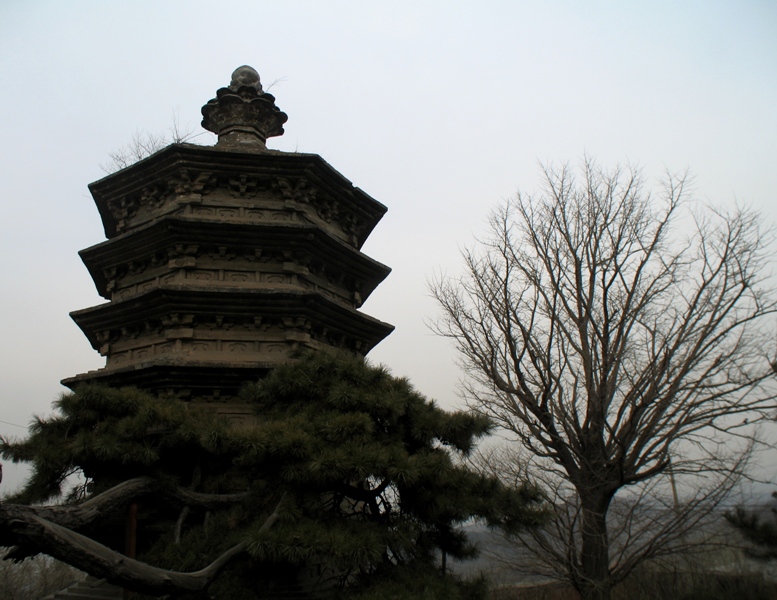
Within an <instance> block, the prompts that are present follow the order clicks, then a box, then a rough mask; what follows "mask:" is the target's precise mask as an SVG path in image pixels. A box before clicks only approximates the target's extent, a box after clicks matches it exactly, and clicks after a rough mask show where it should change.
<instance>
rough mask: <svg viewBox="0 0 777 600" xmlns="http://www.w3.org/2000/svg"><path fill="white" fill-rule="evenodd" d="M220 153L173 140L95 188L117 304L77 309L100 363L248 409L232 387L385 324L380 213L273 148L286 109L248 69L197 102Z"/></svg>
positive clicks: (155, 384) (102, 379)
mask: <svg viewBox="0 0 777 600" xmlns="http://www.w3.org/2000/svg"><path fill="white" fill-rule="evenodd" d="M202 115H203V121H202V126H203V127H204V128H205V129H207V130H209V131H212V132H214V133H216V134H217V135H218V143H217V144H216V145H215V146H199V145H193V144H172V145H170V146H168V147H167V148H165V149H163V150H160V151H159V152H157V153H155V154H153V155H151V156H149V157H148V158H145V159H144V160H141V161H140V162H138V163H136V164H134V165H132V166H130V167H127V168H126V169H122V170H121V171H119V172H117V173H114V174H112V175H109V176H108V177H105V178H104V179H101V180H99V181H97V182H95V183H93V184H91V185H90V186H89V190H90V191H91V194H92V196H93V197H94V201H95V203H96V204H97V208H98V210H99V211H100V216H101V218H102V222H103V226H104V228H105V235H106V237H107V241H105V242H102V243H100V244H97V245H95V246H92V247H91V248H87V249H85V250H83V251H81V253H80V255H81V258H82V259H83V261H84V263H85V265H86V267H87V269H88V270H89V273H90V274H91V276H92V279H93V280H94V282H95V285H96V287H97V290H98V292H99V293H100V295H101V296H103V297H104V298H105V299H106V300H107V301H108V302H106V303H104V304H100V305H98V306H94V307H91V308H86V309H83V310H78V311H75V312H73V313H71V316H72V318H73V320H74V321H75V322H76V323H77V324H78V326H79V327H80V328H81V329H82V330H83V332H84V333H85V334H86V336H87V338H88V339H89V341H90V342H91V344H92V347H94V349H95V350H97V351H99V352H100V354H102V355H103V356H105V357H106V365H105V367H104V368H102V369H99V370H97V371H91V372H89V373H83V374H81V375H76V376H75V377H71V378H69V379H65V380H64V381H63V382H62V383H63V384H64V385H66V386H67V387H70V388H75V387H77V386H78V385H79V384H82V383H87V382H99V383H103V384H107V385H110V386H114V387H119V386H137V387H139V388H143V389H146V390H149V391H151V392H154V393H156V394H162V395H169V396H173V397H177V398H180V399H183V400H187V401H192V402H197V403H211V404H214V403H215V404H214V406H213V408H215V409H216V410H217V411H218V412H220V413H222V414H226V415H228V416H229V415H233V416H234V417H236V418H240V417H241V415H242V414H244V411H245V407H243V406H241V403H240V402H239V401H237V398H236V396H237V392H238V390H239V388H240V387H241V385H242V384H243V383H244V382H246V381H253V380H256V379H257V378H258V377H260V376H261V375H262V374H263V373H266V372H267V370H268V369H270V368H272V367H273V366H275V365H278V364H279V363H282V362H284V361H286V360H288V358H289V356H290V355H291V354H292V353H293V352H294V351H295V350H297V349H301V348H312V349H321V348H340V349H345V350H348V351H351V352H354V353H356V354H359V355H365V354H367V352H369V351H370V349H371V348H372V347H373V346H375V345H376V344H377V343H378V342H380V341H381V340H382V339H383V338H384V337H386V336H387V335H388V334H389V333H390V332H391V331H392V329H393V327H392V326H391V325H388V324H386V323H383V322H381V321H379V320H377V319H374V318H372V317H369V316H367V315H365V314H363V313H361V312H359V310H358V309H359V307H360V306H361V305H362V303H363V302H364V301H365V300H366V299H367V297H368V296H369V295H370V293H371V292H372V291H373V290H374V289H375V287H376V286H377V285H378V284H379V283H380V282H381V281H382V280H383V279H384V278H385V277H386V276H387V275H388V273H389V271H390V269H389V268H388V267H386V266H385V265H383V264H381V263H379V262H376V261H375V260H373V259H371V258H369V257H368V256H366V255H365V254H363V253H362V252H361V251H360V248H361V247H362V244H364V241H365V240H366V239H367V236H368V235H369V234H370V232H371V231H372V229H373V228H374V227H375V225H376V224H377V223H378V221H379V220H380V219H381V217H382V216H383V215H384V213H385V212H386V207H385V206H383V205H382V204H381V203H379V202H377V201H376V200H374V199H373V198H371V197H370V196H368V195H367V194H365V193H364V192H363V191H361V190H360V189H359V188H356V187H354V186H353V185H352V184H351V182H350V181H348V180H347V179H346V178H345V177H343V176H342V175H341V174H340V173H338V172H337V171H336V170H335V169H333V168H332V167H331V166H330V165H329V164H328V163H327V162H326V161H324V159H322V158H321V157H320V156H318V155H316V154H303V153H297V152H280V151H277V150H268V149H267V146H266V145H265V143H266V140H267V138H269V137H272V136H278V135H281V134H282V133H283V124H284V123H285V122H286V120H287V116H286V114H285V113H283V112H281V111H280V110H279V109H278V107H277V106H276V105H275V98H274V97H273V96H272V95H270V94H268V93H266V92H264V91H263V90H262V86H261V83H260V81H259V75H258V74H257V72H256V71H255V70H254V69H252V68H251V67H247V66H244V67H240V68H239V69H237V70H236V71H235V72H234V73H233V74H232V81H231V83H230V85H229V87H225V88H221V89H220V90H218V91H217V92H216V98H214V99H212V100H210V101H209V102H208V103H207V104H206V105H205V106H203V107H202Z"/></svg>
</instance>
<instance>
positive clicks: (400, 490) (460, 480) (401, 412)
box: [0, 352, 545, 600]
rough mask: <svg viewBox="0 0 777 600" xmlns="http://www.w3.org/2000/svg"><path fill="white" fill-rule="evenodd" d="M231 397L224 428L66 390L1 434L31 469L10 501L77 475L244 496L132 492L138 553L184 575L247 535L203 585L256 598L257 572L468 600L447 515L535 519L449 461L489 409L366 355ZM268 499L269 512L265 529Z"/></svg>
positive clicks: (491, 484)
mask: <svg viewBox="0 0 777 600" xmlns="http://www.w3.org/2000/svg"><path fill="white" fill-rule="evenodd" d="M242 397H243V399H244V400H245V402H247V403H249V404H251V405H252V406H253V407H254V409H255V414H256V416H255V419H254V420H253V421H252V422H250V423H244V424H243V425H242V426H241V427H230V426H229V425H228V424H227V423H225V422H223V421H221V420H219V419H218V418H215V417H214V415H213V414H212V413H210V414H207V413H201V412H199V411H198V410H196V409H195V408H194V407H191V406H188V405H187V404H185V403H182V402H180V401H176V400H165V399H162V398H155V397H151V396H149V395H148V394H145V393H143V392H140V391H138V390H133V389H122V390H114V389H107V388H101V387H83V388H80V389H79V390H78V391H77V392H76V393H73V394H67V395H64V396H63V397H62V398H61V399H60V400H59V401H58V402H57V403H56V409H57V413H56V414H55V416H53V417H51V418H48V419H38V420H37V421H36V422H35V423H34V424H33V425H32V427H31V428H30V435H29V437H28V438H27V439H26V440H23V441H20V442H13V441H9V440H5V439H3V440H2V441H0V450H2V453H3V455H4V456H5V457H6V458H11V459H12V460H14V461H28V462H31V463H32V465H33V474H32V476H31V478H30V480H29V482H28V483H27V485H26V486H25V488H24V489H22V491H21V492H20V493H19V494H17V496H16V497H15V498H14V499H13V500H14V501H16V502H26V503H29V502H42V501H45V500H49V499H51V498H55V497H58V496H60V495H61V494H62V486H63V482H64V481H65V480H66V478H67V477H68V476H69V475H70V474H72V473H74V472H77V471H81V472H82V473H83V475H84V476H85V478H86V480H87V482H88V483H89V486H87V489H85V490H82V492H84V493H83V494H82V496H90V495H91V496H94V495H95V494H98V493H99V492H101V491H103V490H106V489H108V488H110V487H112V486H114V485H116V484H118V483H120V482H121V481H125V480H128V479H130V478H133V477H138V476H145V477H151V478H153V479H155V480H157V481H159V482H160V483H161V484H163V485H168V486H180V487H184V488H188V489H190V490H192V491H196V492H202V493H209V494H236V493H242V494H243V495H242V496H241V500H240V501H236V502H234V503H232V504H230V505H225V506H224V507H223V508H219V509H218V510H217V509H215V508H213V507H210V508H207V509H205V508H203V507H191V508H189V507H187V508H183V509H181V507H180V506H162V505H160V504H159V502H158V501H156V500H143V499H140V501H139V502H140V507H141V515H142V518H141V528H142V531H143V535H142V539H140V540H139V549H138V551H139V557H140V558H141V559H142V560H144V561H147V562H148V563H150V564H154V565H156V566H160V567H164V568H167V569H173V570H179V571H193V570H197V569H200V568H202V567H204V566H205V565H207V564H209V563H210V562H211V561H212V560H213V559H214V558H215V557H217V556H218V555H219V554H220V553H221V552H224V551H225V550H226V549H227V548H229V547H231V546H232V545H234V544H235V543H240V542H245V544H246V551H247V556H246V559H245V560H243V561H242V562H240V563H238V564H236V565H233V566H231V567H230V568H229V569H228V570H227V571H225V574H224V575H223V576H221V577H220V578H219V579H218V580H217V581H216V583H215V584H214V585H213V586H212V588H213V589H212V590H211V591H212V593H217V594H218V595H224V594H227V596H229V597H235V598H237V597H245V598H260V597H262V594H263V593H264V592H263V591H262V590H265V591H266V583H267V581H268V580H272V579H273V578H275V579H278V578H280V579H283V578H284V577H287V576H288V577H287V579H288V580H298V579H299V576H300V573H303V572H304V573H307V574H308V575H307V577H308V579H309V578H310V577H309V575H310V573H312V572H315V573H316V574H317V575H316V576H317V577H318V581H317V582H316V583H315V585H316V586H318V587H322V586H323V587H325V588H326V587H328V588H329V589H330V591H332V592H333V593H334V592H337V593H338V594H340V596H341V597H343V598H362V599H365V600H366V599H367V598H371V597H392V598H405V597H406V598H417V597H421V596H418V595H417V593H418V590H419V589H425V590H427V591H426V592H424V594H423V597H428V598H457V597H460V598H466V597H474V596H472V594H474V593H475V592H472V590H473V589H479V588H478V586H477V585H474V584H473V585H474V587H473V585H470V586H469V587H467V586H466V585H464V584H462V583H461V582H457V581H456V580H455V578H452V577H450V576H447V575H445V574H444V573H442V572H441V569H440V557H441V555H442V553H444V554H445V555H447V556H452V557H457V558H462V559H463V558H467V557H469V556H471V555H472V554H473V552H474V548H473V547H472V546H471V545H470V544H469V543H468V541H467V539H466V536H465V535H464V534H463V533H462V532H461V530H460V527H459V526H460V525H462V524H463V523H465V522H467V521H469V520H471V519H473V518H481V519H484V520H487V521H488V522H489V523H491V524H501V525H508V526H511V527H513V528H515V527H525V526H531V525H533V524H535V523H537V522H540V521H541V520H542V519H543V518H544V515H545V513H544V511H543V508H542V505H541V503H540V500H539V494H538V493H537V491H536V490H534V489H532V488H530V487H524V488H521V489H517V490H516V489H508V488H507V487H505V486H504V485H502V484H501V483H499V482H498V481H497V480H496V479H494V478H490V477H487V476H483V475H480V474H476V473H473V472H471V471H469V470H467V469H466V468H465V467H464V466H463V463H462V461H461V460H459V458H461V457H463V456H465V455H466V454H467V453H469V452H470V451H471V450H472V449H473V448H474V445H475V442H476V441H477V440H478V439H479V438H481V437H482V436H484V435H486V434H487V433H488V432H489V430H490V428H491V424H490V423H489V421H488V420H487V419H485V418H483V417H481V416H477V415H472V414H465V413H449V412H446V411H444V410H442V409H440V408H439V407H437V406H436V405H435V404H434V403H433V402H431V401H429V400H427V399H426V398H425V397H424V396H422V395H421V394H419V393H418V392H417V391H416V390H415V389H414V388H413V387H412V386H411V385H410V383H409V382H408V381H407V380H405V379H401V378H396V377H393V376H392V375H391V374H390V373H389V372H388V371H387V370H386V369H385V368H381V367H374V366H370V365H369V364H367V363H366V362H365V361H364V360H363V359H359V358H356V357H353V356H352V355H347V354H329V353H322V352H319V353H311V354H306V355H302V356H300V357H299V358H298V360H296V361H295V362H293V363H290V364H288V365H286V366H281V367H278V368H277V369H275V370H274V371H273V372H272V373H271V374H270V375H269V376H267V377H266V378H265V379H262V380H261V381H259V382H257V383H256V384H253V385H250V386H247V387H246V388H245V389H244V390H243V393H242ZM71 501H72V502H78V501H79V497H73V498H71ZM274 510H277V512H278V514H279V516H278V519H277V521H275V522H274V524H273V525H272V527H269V528H268V527H266V526H263V524H264V523H265V522H266V520H267V519H268V516H269V515H270V514H271V513H273V511H274ZM121 524H122V523H121V522H119V523H115V525H117V526H118V525H121ZM241 565H242V566H241ZM295 578H297V579H295ZM263 585H264V586H265V587H262V586H263ZM419 586H420V587H419ZM219 590H221V592H220V593H219ZM381 590H382V591H383V592H386V593H388V591H389V590H391V594H390V596H383V595H381ZM468 590H469V591H468ZM230 594H231V595H230ZM376 594H377V595H376ZM227 596H224V597H227Z"/></svg>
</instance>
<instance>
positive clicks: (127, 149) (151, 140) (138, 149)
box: [100, 113, 205, 175]
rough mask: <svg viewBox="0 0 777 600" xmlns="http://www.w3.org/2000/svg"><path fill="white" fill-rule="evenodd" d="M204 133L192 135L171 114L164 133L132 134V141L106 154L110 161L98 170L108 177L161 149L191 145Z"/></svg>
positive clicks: (175, 114) (174, 114) (175, 115)
mask: <svg viewBox="0 0 777 600" xmlns="http://www.w3.org/2000/svg"><path fill="white" fill-rule="evenodd" d="M203 133H205V132H200V133H194V132H193V131H192V130H190V129H183V128H182V127H181V124H180V121H179V120H178V114H177V113H173V122H172V124H171V125H170V127H168V129H167V132H166V133H149V132H147V131H146V132H141V131H135V133H133V134H132V140H131V141H130V142H129V143H128V144H126V145H125V146H122V147H121V148H119V149H118V150H114V151H113V152H109V153H108V158H109V159H110V160H109V161H108V162H107V163H105V164H101V165H100V168H101V169H102V170H103V171H104V172H105V173H107V174H108V175H110V174H111V173H115V172H116V171H120V170H121V169H125V168H127V167H129V166H130V165H134V164H135V163H136V162H138V161H140V160H143V159H144V158H146V157H148V156H151V155H152V154H154V153H155V152H159V151H160V150H161V149H162V148H165V147H167V146H169V145H170V144H183V143H187V142H188V143H192V141H193V140H195V139H196V138H198V137H199V136H200V135H202V134H203Z"/></svg>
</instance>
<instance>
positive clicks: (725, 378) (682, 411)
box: [431, 161, 777, 599]
mask: <svg viewBox="0 0 777 600" xmlns="http://www.w3.org/2000/svg"><path fill="white" fill-rule="evenodd" d="M544 175H545V184H546V185H545V190H544V193H542V194H540V195H537V196H527V195H520V194H519V195H518V196H517V198H516V199H515V200H512V201H509V202H508V203H507V204H506V206H504V208H502V209H501V210H498V211H497V212H495V213H494V214H493V215H492V219H491V222H490V234H489V236H488V237H487V238H486V239H484V240H481V241H480V243H479V245H478V246H477V247H476V248H475V249H473V250H466V251H464V253H463V254H464V260H465V265H466V272H465V274H464V275H463V276H462V277H459V278H450V277H440V278H439V279H437V280H436V281H435V282H433V284H432V286H431V288H432V292H433V295H434V297H435V298H436V299H437V301H438V302H439V304H440V306H441V307H442V314H443V316H442V317H441V318H440V319H439V320H438V321H437V322H436V323H435V324H434V325H433V328H434V329H435V330H436V331H437V332H438V333H439V334H441V335H443V336H446V337H448V338H451V339H452V340H453V341H454V343H455V345H456V348H457V349H458V351H459V352H460V356H461V358H462V361H461V362H462V364H463V366H464V368H465V370H466V373H467V376H468V377H467V383H465V384H464V393H465V396H466V398H467V400H468V402H469V403H470V405H471V407H472V408H474V409H475V410H476V411H478V412H481V413H483V414H486V415H488V416H490V417H491V418H492V419H494V420H495V421H496V422H497V423H498V424H499V425H500V426H501V427H503V428H504V429H505V430H507V431H508V432H510V434H511V435H512V436H514V438H515V439H516V440H517V441H518V442H519V446H520V447H521V448H522V449H523V450H524V451H526V452H528V453H529V455H530V456H531V457H532V463H533V464H534V466H535V467H537V469H536V470H535V473H542V474H544V476H545V480H546V481H549V480H550V481H554V482H555V486H554V489H553V493H556V494H558V496H557V498H556V500H557V506H559V507H562V508H560V510H561V511H562V512H564V513H565V517H564V519H560V520H559V521H557V525H558V526H559V528H560V529H559V531H558V535H557V536H555V537H554V538H553V541H551V540H550V538H548V539H546V540H545V541H544V542H543V540H542V538H541V537H538V538H537V540H536V541H537V542H539V543H540V546H541V545H542V543H544V544H545V546H544V550H545V551H546V556H551V557H554V560H556V561H557V562H556V564H557V565H558V566H560V568H561V569H562V572H563V576H564V577H566V578H567V579H568V580H569V581H570V582H571V583H572V584H573V585H574V586H575V587H576V588H577V589H578V590H579V591H580V592H581V594H582V596H583V598H585V599H606V598H609V597H610V591H611V589H612V586H613V585H614V584H615V583H616V582H618V581H620V580H622V579H623V578H624V577H625V576H626V575H627V574H628V573H629V572H630V571H631V570H632V569H633V568H634V566H635V565H636V564H637V563H638V562H639V561H640V560H644V559H645V558H648V557H651V556H656V555H659V554H660V552H661V551H662V549H665V548H666V547H667V544H669V543H671V542H672V540H674V541H675V542H677V541H678V539H679V538H678V536H679V534H681V533H682V531H685V530H687V529H688V527H689V526H693V525H694V521H693V518H695V517H693V516H692V515H697V516H698V515H699V514H701V513H699V511H698V510H696V509H701V508H702V506H707V507H709V506H711V505H714V504H715V503H717V502H718V501H719V500H720V498H721V497H722V495H723V494H725V492H726V491H727V490H728V489H730V488H731V485H732V484H733V481H734V479H733V477H735V476H736V474H737V473H738V472H740V471H741V469H742V468H743V462H744V460H745V458H746V456H747V454H748V452H749V451H750V447H751V446H750V444H749V443H748V442H747V439H746V438H747V436H746V435H745V434H744V433H743V432H744V431H745V430H744V429H743V426H744V425H746V424H747V423H748V422H750V423H752V422H753V421H754V420H757V419H759V418H761V417H763V416H766V415H767V413H768V411H769V410H770V409H772V408H773V407H774V405H775V390H774V377H773V375H772V367H771V364H770V363H771V362H772V361H773V360H774V354H773V352H774V350H773V346H774V341H775V335H774V330H773V325H774V323H773V319H772V318H770V317H771V316H772V315H774V314H775V310H777V303H776V301H775V294H774V292H773V290H772V289H771V288H770V287H769V285H768V275H767V271H766V267H767V266H768V265H767V263H768V260H769V258H770V256H769V245H770V243H771V238H770V235H769V233H768V232H765V230H764V228H763V227H762V224H761V223H760V220H759V216H758V215H757V214H753V213H750V212H748V211H746V210H739V209H738V210H735V211H733V212H725V211H721V210H713V209H710V208H704V209H700V210H696V211H693V210H689V211H683V210H682V209H683V208H685V207H687V206H688V203H687V202H686V195H687V190H686V179H685V177H674V176H669V177H668V178H667V180H666V182H665V184H664V187H663V190H662V193H661V194H660V197H655V198H654V197H652V196H651V194H650V193H649V192H648V191H647V190H646V189H645V187H644V185H643V181H642V177H641V174H640V173H639V171H635V170H622V169H615V170H613V171H606V170H604V169H601V168H599V167H597V166H596V165H595V164H593V163H592V162H590V161H586V162H585V163H584V164H583V167H582V178H581V180H580V181H579V182H578V181H576V179H575V176H574V172H573V170H572V169H570V168H569V167H564V168H561V169H553V168H545V169H544ZM684 214H685V216H683V215H684ZM731 436H734V437H733V439H738V440H739V441H741V442H743V443H742V444H740V449H741V452H740V453H737V452H729V456H728V457H729V458H730V459H731V462H727V461H726V460H725V458H726V457H724V456H721V455H719V454H718V451H719V450H720V448H721V446H720V445H717V444H718V443H719V442H721V441H725V440H726V439H731ZM727 448H728V450H729V451H730V450H731V449H732V445H731V444H729V446H728V447H727ZM670 458H671V462H670ZM669 469H671V470H672V472H673V474H675V475H677V476H681V475H683V474H686V475H688V476H693V475H694V474H695V476H696V478H697V479H699V478H705V477H707V476H709V477H710V478H711V479H712V480H714V482H713V483H711V484H710V486H708V487H707V488H706V489H705V491H701V492H696V493H695V494H693V495H692V496H691V497H690V498H689V499H687V501H686V502H685V503H684V506H685V508H684V509H683V512H682V513H681V514H678V515H677V517H676V518H674V519H670V520H669V522H668V525H667V522H662V524H660V525H659V524H656V525H655V527H653V528H652V529H651V528H650V527H648V528H647V529H645V528H644V523H645V521H644V520H641V521H640V523H642V525H639V527H638V526H637V522H636V521H635V520H634V519H633V517H634V515H636V514H637V513H636V512H634V510H636V509H634V508H633V509H632V512H631V517H629V516H626V517H625V518H621V519H618V520H617V523H618V527H619V528H621V530H620V531H619V532H617V533H615V532H613V531H612V526H613V523H614V522H615V520H614V519H613V518H612V514H611V513H612V512H613V508H614V507H615V506H618V502H613V499H614V498H615V496H616V494H618V493H619V492H623V493H624V494H626V495H628V493H626V492H628V491H631V490H634V492H633V493H632V494H631V501H632V502H631V506H632V507H634V506H639V505H642V506H643V507H644V506H645V504H644V501H645V500H646V499H647V498H648V497H651V498H652V497H653V496H654V495H653V494H652V492H651V488H652V487H654V486H655V485H657V484H656V483H655V482H656V481H657V479H656V478H658V477H659V476H661V475H666V474H667V473H668V470H669ZM619 498H620V496H619ZM694 511H696V512H694ZM608 515H609V517H610V518H609V519H608ZM643 515H648V517H649V515H650V512H649V511H647V512H644V511H643ZM638 532H641V533H640V535H637V533H638ZM547 533H548V530H546V534H547ZM624 540H625V541H626V542H628V543H627V544H625V547H626V548H628V547H631V549H632V550H633V551H622V550H623V549H624V544H623V543H622V542H623V541H624ZM559 542H560V543H561V545H558V544H559ZM616 546H618V548H620V550H619V551H618V552H617V553H614V552H613V549H614V548H615V547H616Z"/></svg>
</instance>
